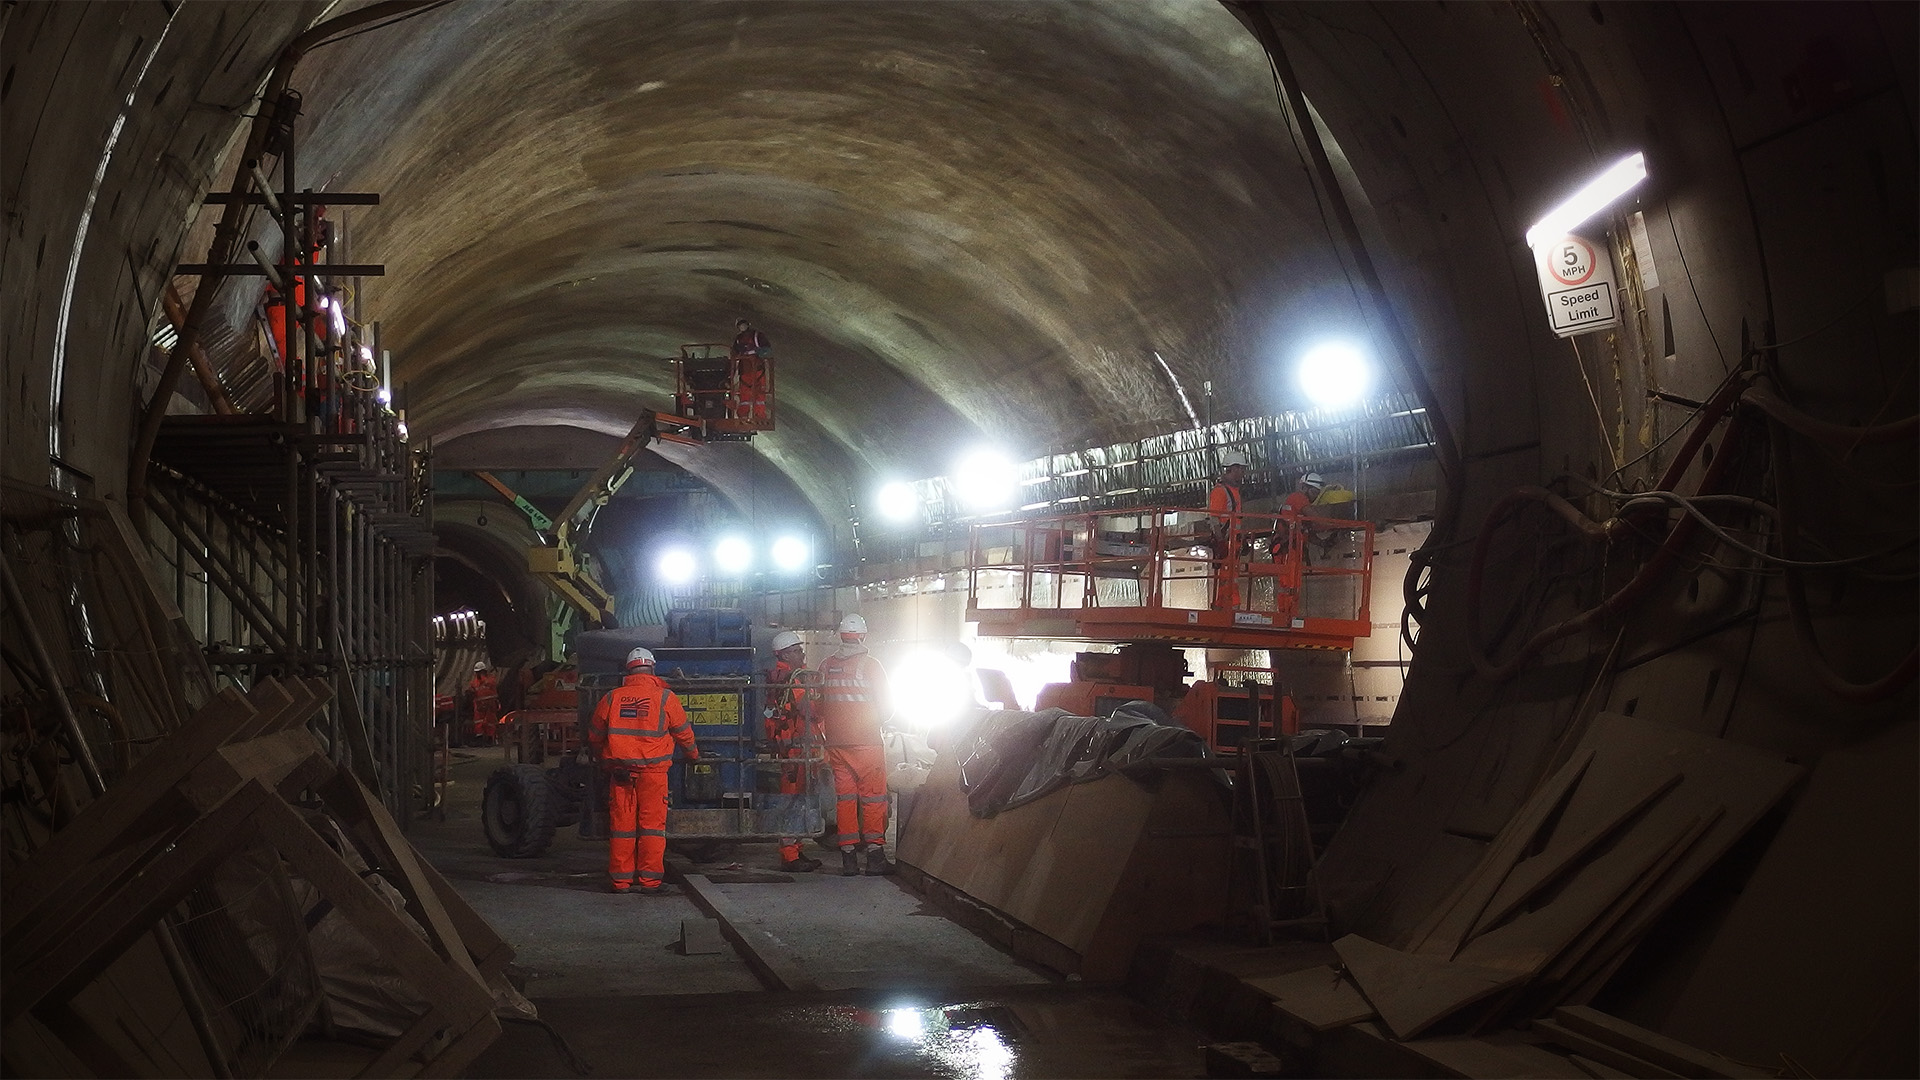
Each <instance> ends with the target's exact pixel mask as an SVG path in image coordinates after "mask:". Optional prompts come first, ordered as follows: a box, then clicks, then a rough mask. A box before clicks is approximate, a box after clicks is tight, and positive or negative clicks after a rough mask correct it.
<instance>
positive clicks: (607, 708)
mask: <svg viewBox="0 0 1920 1080" xmlns="http://www.w3.org/2000/svg"><path fill="white" fill-rule="evenodd" d="M587 741H588V742H589V743H590V744H591V745H592V746H593V750H594V753H595V754H596V755H598V756H599V758H600V761H601V763H602V764H606V765H613V764H622V765H633V766H640V765H656V764H661V763H664V762H669V761H672V760H673V744H674V743H676V742H677V743H679V744H680V745H681V746H682V747H684V748H686V750H687V751H688V756H690V757H697V756H698V752H697V751H696V750H695V749H694V745H693V725H692V724H689V723H687V710H686V708H685V707H684V706H682V705H681V704H680V699H679V698H678V697H676V696H674V693H673V691H671V690H669V689H667V684H666V683H665V682H664V681H662V680H661V679H660V677H659V676H657V675H644V674H642V675H629V676H627V677H626V681H625V682H623V683H622V684H621V685H619V686H616V687H614V688H613V689H612V690H610V691H608V692H607V696H606V697H603V698H601V699H600V704H598V705H596V706H594V709H593V721H592V723H591V724H590V725H589V727H588V730H587Z"/></svg>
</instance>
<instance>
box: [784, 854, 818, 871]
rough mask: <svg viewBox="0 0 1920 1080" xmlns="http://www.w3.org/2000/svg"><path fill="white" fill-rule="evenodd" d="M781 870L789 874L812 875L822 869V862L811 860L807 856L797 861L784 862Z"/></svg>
mask: <svg viewBox="0 0 1920 1080" xmlns="http://www.w3.org/2000/svg"><path fill="white" fill-rule="evenodd" d="M780 869H782V870H785V871H786V872H787V873H789V874H810V873H812V872H813V871H815V870H818V869H820V860H819V859H809V858H807V857H806V856H805V855H802V856H800V857H799V858H797V859H788V860H783V861H782V862H781V863H780Z"/></svg>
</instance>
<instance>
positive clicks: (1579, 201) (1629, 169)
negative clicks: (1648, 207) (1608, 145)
mask: <svg viewBox="0 0 1920 1080" xmlns="http://www.w3.org/2000/svg"><path fill="white" fill-rule="evenodd" d="M1646 178H1647V158H1646V155H1645V154H1641V153H1634V154H1631V155H1629V156H1628V157H1626V158H1625V159H1623V160H1621V161H1618V162H1616V163H1614V165H1613V166H1612V167H1610V168H1609V169H1607V171H1605V172H1603V173H1601V174H1600V175H1599V176H1596V177H1594V178H1593V179H1592V180H1590V181H1588V182H1587V185H1586V186H1585V187H1583V188H1581V189H1580V190H1579V191H1576V192H1574V193H1573V194H1572V196H1570V197H1569V198H1568V199H1567V201H1566V202H1563V203H1561V204H1560V205H1559V206H1556V207H1554V208H1553V209H1551V210H1549V211H1547V216H1546V217H1543V218H1541V219H1540V220H1539V221H1538V222H1536V223H1535V224H1534V226H1533V228H1531V229H1528V230H1527V246H1528V247H1530V248H1538V247H1539V246H1540V245H1541V244H1543V243H1552V242H1553V241H1555V240H1558V239H1560V238H1561V237H1562V236H1565V235H1566V234H1567V233H1568V232H1569V231H1571V230H1572V229H1573V228H1574V227H1575V226H1577V225H1579V224H1580V223H1581V222H1583V221H1586V220H1587V219H1588V218H1591V217H1593V215H1595V214H1597V213H1599V212H1600V211H1602V210H1605V209H1606V208H1607V207H1608V206H1609V205H1611V204H1612V203H1613V201H1614V200H1615V199H1618V198H1619V197H1620V196H1622V195H1625V194H1626V193H1627V192H1629V191H1632V190H1633V189H1634V188H1635V187H1637V186H1638V185H1639V183H1640V181H1642V180H1645V179H1646Z"/></svg>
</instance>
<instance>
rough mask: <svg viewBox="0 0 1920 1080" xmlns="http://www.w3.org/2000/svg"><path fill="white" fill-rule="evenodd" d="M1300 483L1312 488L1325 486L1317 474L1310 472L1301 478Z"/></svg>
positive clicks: (1323, 480) (1325, 483)
mask: <svg viewBox="0 0 1920 1080" xmlns="http://www.w3.org/2000/svg"><path fill="white" fill-rule="evenodd" d="M1300 482H1301V483H1303V484H1312V485H1313V486H1314V487H1326V486H1327V481H1326V480H1325V479H1324V478H1323V477H1322V476H1321V475H1320V474H1319V473H1317V472H1310V473H1308V474H1307V475H1305V476H1303V477H1301V478H1300Z"/></svg>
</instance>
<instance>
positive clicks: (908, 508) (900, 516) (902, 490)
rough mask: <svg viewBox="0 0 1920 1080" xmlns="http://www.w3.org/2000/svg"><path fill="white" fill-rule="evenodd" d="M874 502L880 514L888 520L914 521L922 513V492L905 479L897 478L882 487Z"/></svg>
mask: <svg viewBox="0 0 1920 1080" xmlns="http://www.w3.org/2000/svg"><path fill="white" fill-rule="evenodd" d="M874 503H875V506H876V509H878V510H879V511H880V516H881V517H883V518H886V519H887V520H888V521H912V520H913V519H914V518H915V517H916V516H918V515H919V513H920V493H919V492H918V491H915V490H914V487H913V485H912V484H909V483H907V482H906V481H904V480H895V481H894V482H893V483H891V484H888V485H886V486H885V487H883V488H881V489H880V493H879V494H878V495H876V496H875V497H874Z"/></svg>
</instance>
